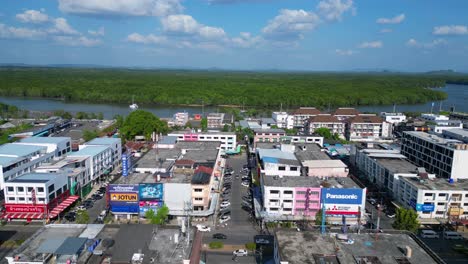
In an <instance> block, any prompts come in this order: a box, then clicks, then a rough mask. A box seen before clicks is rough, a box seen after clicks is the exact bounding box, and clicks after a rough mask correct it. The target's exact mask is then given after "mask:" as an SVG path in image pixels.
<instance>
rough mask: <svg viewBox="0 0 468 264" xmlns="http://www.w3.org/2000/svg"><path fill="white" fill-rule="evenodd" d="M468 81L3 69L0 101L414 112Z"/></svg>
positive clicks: (426, 77)
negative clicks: (408, 108)
mask: <svg viewBox="0 0 468 264" xmlns="http://www.w3.org/2000/svg"><path fill="white" fill-rule="evenodd" d="M467 80H468V77H467V76H458V75H456V76H454V75H431V74H397V73H381V74H377V73H373V74H371V73H304V72H282V73H267V72H235V71H232V72H227V71H189V70H131V69H82V68H34V67H31V68H21V67H4V68H0V96H22V97H44V98H55V99H61V100H67V101H85V102H99V103H125V104H127V103H131V101H132V96H134V97H135V102H137V103H138V104H159V105H187V104H204V105H237V106H246V107H251V108H252V107H254V108H277V107H279V105H280V104H282V105H283V107H285V108H293V107H297V106H316V107H319V108H326V107H328V106H331V107H337V106H359V105H382V104H394V103H396V104H416V103H423V102H427V101H434V100H443V99H445V98H446V97H447V95H446V94H445V93H443V92H441V91H437V90H434V89H427V88H430V87H441V86H444V85H445V83H446V82H462V81H467Z"/></svg>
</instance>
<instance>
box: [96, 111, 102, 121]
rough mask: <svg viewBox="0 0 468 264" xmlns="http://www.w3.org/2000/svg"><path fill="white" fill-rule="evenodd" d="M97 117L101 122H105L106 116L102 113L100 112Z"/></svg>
mask: <svg viewBox="0 0 468 264" xmlns="http://www.w3.org/2000/svg"><path fill="white" fill-rule="evenodd" d="M96 117H97V119H99V120H103V119H104V114H103V113H102V112H99V113H98V114H97V116H96Z"/></svg>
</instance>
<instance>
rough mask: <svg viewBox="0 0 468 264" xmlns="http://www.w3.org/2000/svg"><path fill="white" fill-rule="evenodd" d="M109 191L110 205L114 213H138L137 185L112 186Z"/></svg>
mask: <svg viewBox="0 0 468 264" xmlns="http://www.w3.org/2000/svg"><path fill="white" fill-rule="evenodd" d="M108 189H109V191H108V197H109V205H110V208H111V211H112V212H113V213H132V214H137V213H138V211H139V204H138V201H139V198H138V194H139V193H138V185H137V184H134V185H132V184H110V185H109V186H108Z"/></svg>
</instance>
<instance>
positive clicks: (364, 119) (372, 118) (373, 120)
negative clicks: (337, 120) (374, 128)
mask: <svg viewBox="0 0 468 264" xmlns="http://www.w3.org/2000/svg"><path fill="white" fill-rule="evenodd" d="M348 122H349V123H367V124H377V123H380V124H381V123H382V122H383V119H382V118H380V117H378V116H376V115H357V116H354V117H351V118H350V119H349V120H348Z"/></svg>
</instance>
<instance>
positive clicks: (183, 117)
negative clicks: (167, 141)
mask: <svg viewBox="0 0 468 264" xmlns="http://www.w3.org/2000/svg"><path fill="white" fill-rule="evenodd" d="M172 121H173V122H174V125H175V126H180V127H183V126H185V125H186V124H187V122H188V121H189V114H188V113H187V112H178V113H175V114H174V115H173V116H172Z"/></svg>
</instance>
